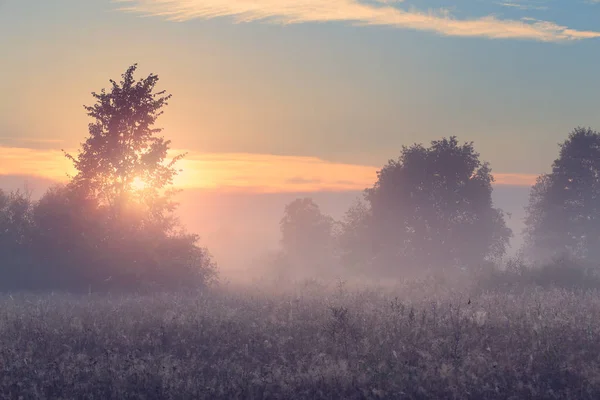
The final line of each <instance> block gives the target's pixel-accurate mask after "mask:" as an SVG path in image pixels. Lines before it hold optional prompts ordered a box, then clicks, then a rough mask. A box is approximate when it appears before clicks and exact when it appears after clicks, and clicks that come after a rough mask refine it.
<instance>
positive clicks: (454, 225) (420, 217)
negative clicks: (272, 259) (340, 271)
mask: <svg viewBox="0 0 600 400" xmlns="http://www.w3.org/2000/svg"><path fill="white" fill-rule="evenodd" d="M492 182H493V177H492V175H491V169H490V168H489V166H488V164H486V163H482V162H481V161H480V160H479V154H478V153H476V152H475V150H474V148H473V144H472V143H465V144H462V145H461V144H459V143H458V141H457V139H456V138H455V137H451V138H449V139H446V138H444V139H441V140H438V141H433V142H432V143H431V147H429V148H426V147H424V146H422V145H419V144H415V145H413V146H411V147H403V149H402V152H401V155H400V157H399V158H398V159H397V160H391V161H389V162H388V164H387V165H385V166H384V167H383V169H381V170H380V171H379V172H378V180H377V182H376V183H375V185H374V186H373V187H372V188H370V189H367V190H366V193H365V200H366V202H367V206H368V208H367V209H355V210H353V211H351V213H350V214H348V215H347V219H348V221H347V222H346V227H347V228H349V229H353V228H354V227H356V226H357V225H359V226H362V227H363V228H365V229H362V230H363V231H365V236H364V237H363V238H362V239H361V240H360V241H362V242H363V249H361V251H363V254H364V251H365V249H364V246H366V250H367V251H371V262H372V264H373V266H374V267H376V268H377V269H379V270H380V271H381V270H387V271H388V272H391V273H394V271H398V270H399V268H400V269H402V268H403V269H404V271H405V272H406V270H407V268H408V269H410V268H409V267H413V270H414V268H418V269H423V268H424V269H436V268H440V266H447V267H449V268H453V267H454V268H456V267H465V266H466V267H471V268H472V267H474V266H476V265H478V264H479V263H481V262H483V261H484V260H486V259H493V258H498V257H500V256H502V255H503V254H504V253H505V249H506V246H507V244H508V240H509V238H510V236H511V234H512V232H511V231H510V229H508V228H507V227H506V224H505V222H504V215H503V213H502V211H501V210H499V209H497V208H494V207H493V204H492V198H491V194H492ZM357 215H358V216H362V217H363V218H365V219H367V220H366V221H364V222H358V221H360V219H359V218H357ZM354 235H356V234H355V233H346V234H345V235H343V236H344V241H343V243H344V244H345V246H346V254H347V255H348V256H350V257H352V253H354V252H355V248H353V247H354V245H355V244H356V243H357V242H358V241H359V239H358V238H357V237H355V236H354ZM353 236H354V237H353ZM349 246H350V247H349ZM363 257H364V256H363V255H361V256H360V258H363ZM400 266H402V267H400Z"/></svg>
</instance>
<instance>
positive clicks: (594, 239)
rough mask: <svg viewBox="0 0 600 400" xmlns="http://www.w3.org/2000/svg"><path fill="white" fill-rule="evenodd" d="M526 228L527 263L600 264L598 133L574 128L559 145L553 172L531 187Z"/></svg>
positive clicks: (599, 141)
mask: <svg viewBox="0 0 600 400" xmlns="http://www.w3.org/2000/svg"><path fill="white" fill-rule="evenodd" d="M525 224H526V229H525V239H526V242H525V253H526V254H527V255H528V256H529V257H530V258H531V259H534V260H539V261H547V260H548V258H551V257H555V256H561V255H570V256H575V257H579V258H584V259H587V260H592V261H593V260H596V261H597V260H599V259H600V133H598V132H596V131H593V130H591V129H589V128H587V129H586V128H576V129H575V130H573V131H572V132H571V133H570V135H569V137H568V139H567V140H565V141H564V142H563V143H562V144H561V145H560V154H559V157H558V158H557V159H556V160H555V161H554V163H553V165H552V172H551V173H549V174H544V175H541V176H540V177H539V178H538V180H537V182H536V184H535V185H534V186H533V188H532V191H531V194H530V198H529V205H528V207H527V216H526V220H525Z"/></svg>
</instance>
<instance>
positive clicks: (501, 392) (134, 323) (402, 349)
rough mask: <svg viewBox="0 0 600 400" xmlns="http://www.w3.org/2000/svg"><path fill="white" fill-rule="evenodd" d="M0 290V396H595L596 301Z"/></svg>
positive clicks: (598, 354)
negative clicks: (0, 293)
mask: <svg viewBox="0 0 600 400" xmlns="http://www.w3.org/2000/svg"><path fill="white" fill-rule="evenodd" d="M417 292H419V293H420V294H421V295H420V296H416V295H414V294H411V293H408V292H406V291H399V292H398V293H395V292H394V291H392V290H385V291H381V290H376V289H362V290H359V289H352V290H351V289H348V288H347V287H344V286H343V285H339V286H338V287H337V288H333V289H332V290H327V289H323V288H320V287H316V286H305V287H302V288H297V289H296V290H295V291H292V292H288V293H287V294H266V293H265V292H260V291H250V290H245V291H242V290H240V291H234V290H229V291H226V290H221V291H219V292H215V293H204V294H199V295H190V294H188V295H160V296H152V297H150V296H148V297H142V296H135V297H134V296H131V297H123V296H119V297H117V296H99V295H98V296H96V295H91V296H85V297H75V296H68V295H46V296H35V295H24V294H23V295H18V296H17V295H12V296H9V295H4V296H2V297H1V298H0V397H1V398H4V399H19V398H21V399H84V398H85V399H103V400H104V399H201V398H206V399H338V398H343V399H371V398H372V399H377V398H392V399H532V398H534V399H599V398H600V293H597V292H592V291H587V292H580V293H574V292H568V291H564V290H535V289H531V290H526V291H523V292H522V293H520V294H514V295H511V294H479V295H477V296H471V297H469V296H467V295H465V294H460V293H454V294H453V293H447V294H444V295H438V296H433V295H426V294H425V293H424V292H422V291H418V290H417Z"/></svg>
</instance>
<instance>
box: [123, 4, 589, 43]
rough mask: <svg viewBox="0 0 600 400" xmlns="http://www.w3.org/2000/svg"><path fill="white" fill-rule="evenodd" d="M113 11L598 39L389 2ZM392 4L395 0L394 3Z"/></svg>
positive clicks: (548, 25)
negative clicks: (460, 16)
mask: <svg viewBox="0 0 600 400" xmlns="http://www.w3.org/2000/svg"><path fill="white" fill-rule="evenodd" d="M113 2H115V3H121V4H123V5H122V6H121V7H120V8H119V9H120V10H123V11H128V12H135V13H138V14H141V15H147V16H160V17H164V18H166V19H169V20H172V21H187V20H191V19H198V18H199V19H210V18H216V17H225V16H228V17H233V18H235V20H237V21H239V22H250V21H269V22H275V23H281V24H296V23H304V22H347V23H352V24H357V25H378V26H390V27H396V28H406V29H413V30H421V31H430V32H436V33H438V34H442V35H447V36H462V37H486V38H494V39H530V40H538V41H545V42H561V41H569V40H580V39H590V38H597V37H600V32H597V31H582V30H576V29H571V28H569V27H567V26H561V25H558V24H556V23H554V22H550V21H524V20H509V19H498V18H496V17H495V16H492V15H489V16H484V17H479V18H472V19H456V18H454V17H452V16H451V15H450V13H449V12H448V11H447V10H438V11H428V12H424V11H420V10H417V9H414V8H408V9H401V8H398V7H396V6H392V5H391V3H393V2H392V1H390V0H378V1H372V2H370V3H367V2H364V0H363V1H362V2H361V1H359V0H113ZM394 3H395V2H394Z"/></svg>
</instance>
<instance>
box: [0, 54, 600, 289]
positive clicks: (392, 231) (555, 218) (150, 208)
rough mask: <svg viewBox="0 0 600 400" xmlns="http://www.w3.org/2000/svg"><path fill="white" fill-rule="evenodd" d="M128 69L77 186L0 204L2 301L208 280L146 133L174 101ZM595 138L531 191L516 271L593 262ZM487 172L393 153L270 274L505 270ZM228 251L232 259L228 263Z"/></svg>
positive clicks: (481, 165)
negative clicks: (12, 293) (558, 262)
mask: <svg viewBox="0 0 600 400" xmlns="http://www.w3.org/2000/svg"><path fill="white" fill-rule="evenodd" d="M136 69H137V65H135V64H134V65H132V66H131V67H129V68H128V69H127V70H126V72H125V73H124V74H123V75H122V79H121V80H120V81H119V82H116V81H114V80H110V83H111V87H110V89H109V90H106V89H103V90H102V91H101V92H100V93H96V92H92V96H93V98H94V99H95V103H94V104H93V105H91V106H85V109H86V112H87V114H88V116H89V117H91V119H92V122H91V123H90V124H89V128H88V131H89V132H88V136H87V138H86V140H85V142H84V143H82V144H81V147H80V149H79V152H78V153H77V154H76V155H71V154H67V153H65V156H66V157H67V158H69V159H70V160H71V161H72V162H73V165H74V167H75V170H76V174H75V175H74V176H71V177H69V181H68V183H67V184H65V185H57V186H54V187H52V188H50V189H49V190H48V191H47V192H46V193H45V194H44V195H43V196H42V197H41V199H40V200H38V201H32V200H31V198H30V196H29V194H28V193H27V192H23V191H15V192H10V193H9V192H5V191H2V190H0V263H1V264H0V289H1V290H15V289H21V290H23V289H25V290H47V289H52V290H70V291H86V290H87V291H106V290H111V291H114V290H127V291H129V290H139V289H157V288H164V289H172V288H181V287H190V288H199V287H204V286H205V285H207V284H209V283H211V282H212V281H214V280H215V279H216V277H217V270H216V264H215V262H214V261H213V259H212V257H211V256H210V253H209V252H208V250H207V249H206V248H204V247H202V246H200V244H199V237H198V236H197V235H196V234H192V233H188V232H186V231H185V229H184V227H183V225H182V224H181V222H180V221H179V220H178V219H177V218H176V216H175V211H176V209H177V203H176V202H175V199H174V196H175V194H176V193H177V191H176V190H174V189H173V179H174V177H175V176H176V175H177V174H178V172H179V170H178V169H177V168H176V164H177V162H178V161H179V160H180V159H181V158H182V157H184V156H185V155H184V154H182V155H178V156H176V157H174V158H172V159H169V158H168V152H169V150H170V145H171V142H170V141H169V140H166V139H165V138H164V137H163V136H162V135H161V133H162V130H161V129H160V128H156V127H155V123H156V121H157V119H158V117H160V116H161V115H162V113H163V108H164V107H165V106H167V105H168V101H169V99H170V98H171V96H170V95H168V94H166V93H165V91H157V90H156V85H157V83H158V76H157V75H155V74H150V75H148V76H147V77H145V78H142V79H139V80H136V79H135V78H134V74H135V71H136ZM599 152H600V134H599V133H598V132H596V131H593V130H591V129H584V128H577V129H575V130H574V131H573V132H572V133H571V134H570V135H569V136H568V138H567V139H566V140H565V142H564V143H563V144H561V145H560V153H559V156H558V158H557V159H556V161H555V162H554V163H553V165H552V171H551V172H550V173H548V174H543V175H541V176H540V177H539V178H538V180H537V182H536V184H535V185H534V186H533V188H532V190H531V194H530V200H529V205H528V206H527V209H526V211H527V217H526V220H525V225H526V229H525V232H524V234H525V239H526V240H525V245H524V247H523V249H522V254H523V255H524V257H526V258H528V259H529V260H531V261H542V260H548V259H551V258H552V257H556V256H558V255H570V256H573V257H577V258H581V259H583V260H587V261H592V262H595V261H597V260H598V257H599V256H600V250H599V249H600V247H599V246H598V245H599V244H600V243H598V242H599V241H600V215H599V213H600V196H599V195H600V185H599V180H600V175H599V171H600V154H599ZM493 181H494V178H493V176H492V170H491V168H490V165H489V164H488V163H486V162H484V161H482V160H480V155H479V153H477V152H476V151H475V147H474V144H473V143H472V142H471V143H460V142H459V141H458V139H457V138H456V137H450V138H442V139H440V140H436V141H433V142H431V144H430V146H428V147H426V146H424V145H422V144H414V145H412V146H408V147H407V146H405V147H403V148H402V150H401V152H400V155H399V157H398V158H397V159H394V160H390V161H389V162H388V163H387V164H386V165H385V166H383V168H382V169H381V170H380V171H379V172H378V173H377V180H376V182H375V183H374V185H373V187H371V188H367V189H366V190H365V191H364V194H363V197H362V198H361V199H358V200H357V202H356V203H355V204H354V205H353V206H352V207H351V208H350V209H349V210H347V212H346V213H345V215H344V217H343V219H342V220H341V221H335V220H333V219H332V218H331V217H329V216H327V215H324V214H323V213H322V212H321V210H320V209H319V206H318V205H317V204H315V203H314V201H312V200H311V199H309V198H304V199H297V200H295V201H294V202H292V203H290V204H288V205H287V206H286V207H285V210H284V216H283V218H282V220H281V224H280V228H281V244H282V246H281V247H282V251H281V253H280V254H279V255H278V259H277V262H278V265H280V266H287V268H288V270H289V271H294V270H295V269H300V268H302V269H303V270H305V271H306V270H308V271H310V272H313V273H315V274H320V275H324V274H325V275H326V273H327V272H329V271H333V270H335V268H343V269H345V270H346V271H351V272H356V273H364V274H370V273H376V274H377V275H378V276H390V277H398V276H406V275H410V274H412V273H415V272H423V271H425V272H431V271H434V272H435V271H444V272H452V271H456V270H459V269H460V270H467V271H473V270H475V269H477V268H480V267H481V266H482V265H485V264H486V263H493V262H497V261H498V260H500V259H502V257H503V256H505V254H506V251H507V247H508V245H509V240H510V238H511V237H512V235H513V233H512V231H511V230H510V229H509V228H508V227H507V226H506V223H505V214H504V212H503V211H502V210H500V209H498V208H496V207H494V204H493V201H492V191H493V186H492V184H493ZM232 251H235V250H234V249H233V250H232Z"/></svg>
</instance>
